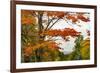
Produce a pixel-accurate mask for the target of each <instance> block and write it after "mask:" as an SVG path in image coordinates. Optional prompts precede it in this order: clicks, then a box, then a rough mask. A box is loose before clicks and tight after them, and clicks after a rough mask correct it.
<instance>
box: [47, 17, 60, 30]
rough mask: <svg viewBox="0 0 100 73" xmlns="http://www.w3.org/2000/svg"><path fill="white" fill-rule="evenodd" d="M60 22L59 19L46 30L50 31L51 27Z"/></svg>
mask: <svg viewBox="0 0 100 73" xmlns="http://www.w3.org/2000/svg"><path fill="white" fill-rule="evenodd" d="M59 20H60V18H59V19H57V20H56V21H55V22H54V23H53V24H52V25H51V26H50V27H49V28H48V29H51V28H52V26H54V25H55V24H56V23H57V22H58V21H59Z"/></svg>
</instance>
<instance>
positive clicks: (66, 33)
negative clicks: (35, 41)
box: [42, 28, 80, 37]
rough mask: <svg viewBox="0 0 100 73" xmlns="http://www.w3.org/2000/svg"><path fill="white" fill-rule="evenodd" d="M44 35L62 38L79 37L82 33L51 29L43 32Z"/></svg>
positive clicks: (72, 30)
mask: <svg viewBox="0 0 100 73" xmlns="http://www.w3.org/2000/svg"><path fill="white" fill-rule="evenodd" d="M42 34H44V35H49V36H52V37H53V36H61V37H66V36H72V37H74V36H78V35H80V32H77V31H76V30H74V29H72V28H65V29H62V30H60V29H51V30H47V31H45V32H43V33H42Z"/></svg>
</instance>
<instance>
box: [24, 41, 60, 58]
mask: <svg viewBox="0 0 100 73" xmlns="http://www.w3.org/2000/svg"><path fill="white" fill-rule="evenodd" d="M46 47H47V48H49V49H50V50H58V48H59V47H58V45H57V44H56V43H55V42H53V41H44V42H42V43H37V44H36V45H29V46H27V47H25V48H24V55H25V56H30V55H32V53H33V51H34V50H37V49H39V48H44V49H45V48H46Z"/></svg>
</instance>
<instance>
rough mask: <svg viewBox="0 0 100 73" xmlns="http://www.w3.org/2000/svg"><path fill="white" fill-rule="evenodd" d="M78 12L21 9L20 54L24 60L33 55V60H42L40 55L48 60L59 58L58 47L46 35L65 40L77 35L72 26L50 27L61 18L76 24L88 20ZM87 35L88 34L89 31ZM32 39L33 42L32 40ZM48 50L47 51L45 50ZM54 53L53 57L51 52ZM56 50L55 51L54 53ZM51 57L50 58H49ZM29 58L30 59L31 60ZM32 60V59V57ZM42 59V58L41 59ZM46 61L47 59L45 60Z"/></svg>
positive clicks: (78, 33)
mask: <svg viewBox="0 0 100 73" xmlns="http://www.w3.org/2000/svg"><path fill="white" fill-rule="evenodd" d="M85 14H88V13H82V12H81V13H80V12H62V11H39V10H21V24H22V33H21V35H22V40H23V41H24V42H22V44H23V45H24V46H22V48H23V50H22V52H23V53H24V54H22V56H24V58H25V60H24V62H27V61H29V60H28V59H30V58H31V59H32V58H33V57H34V61H42V60H43V59H41V56H43V57H44V58H45V57H46V58H48V61H52V60H60V57H59V56H56V54H58V53H59V50H58V49H60V47H59V46H58V44H57V43H56V42H55V41H54V40H51V39H49V40H45V38H46V36H50V37H55V36H60V37H62V38H63V39H64V40H67V38H66V37H67V36H71V37H78V36H79V35H80V32H77V31H76V30H75V29H73V28H67V26H66V28H64V29H52V27H53V26H54V25H57V23H58V22H59V21H61V20H64V21H66V23H68V24H69V25H70V23H69V22H71V23H73V24H76V25H77V23H80V21H83V22H89V21H90V20H89V17H88V16H86V15H85ZM87 32H88V35H89V34H90V33H89V31H87ZM33 41H34V42H33ZM44 50H45V52H43V51H44ZM47 51H49V52H47ZM52 51H53V53H54V55H53V56H55V57H56V59H54V58H53V56H52V55H51V54H53V53H52ZM56 52H57V53H56ZM51 57H52V59H50V58H51ZM31 59H30V60H31ZM32 61H33V59H32ZM43 61H44V60H43ZM45 61H47V60H45Z"/></svg>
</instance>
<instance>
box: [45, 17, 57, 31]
mask: <svg viewBox="0 0 100 73" xmlns="http://www.w3.org/2000/svg"><path fill="white" fill-rule="evenodd" d="M54 19H55V18H52V19H51V20H50V21H49V17H48V24H47V26H46V28H45V30H47V29H48V27H49V25H50V23H51V22H52V21H53V20H54Z"/></svg>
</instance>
